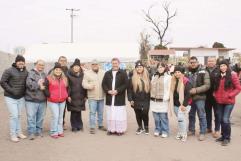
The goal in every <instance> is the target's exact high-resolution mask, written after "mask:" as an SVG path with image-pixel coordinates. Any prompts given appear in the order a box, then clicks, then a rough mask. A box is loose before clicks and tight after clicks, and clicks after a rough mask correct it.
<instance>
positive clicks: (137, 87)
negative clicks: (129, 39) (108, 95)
mask: <svg viewBox="0 0 241 161" xmlns="http://www.w3.org/2000/svg"><path fill="white" fill-rule="evenodd" d="M127 94H128V100H129V101H130V104H131V107H132V108H133V109H134V111H135V114H136V121H137V124H138V129H137V131H136V134H137V135H139V134H141V133H143V132H145V134H147V135H148V134H149V128H148V123H149V115H148V114H149V108H150V80H149V74H148V71H147V69H146V68H145V67H144V65H143V64H142V62H141V61H137V62H136V65H135V69H134V70H133V75H132V78H130V81H129V88H128V90H127ZM142 122H143V123H144V128H143V124H142Z"/></svg>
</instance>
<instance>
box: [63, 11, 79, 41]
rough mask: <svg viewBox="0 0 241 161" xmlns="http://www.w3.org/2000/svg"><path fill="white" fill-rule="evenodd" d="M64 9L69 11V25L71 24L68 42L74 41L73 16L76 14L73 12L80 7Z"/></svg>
mask: <svg viewBox="0 0 241 161" xmlns="http://www.w3.org/2000/svg"><path fill="white" fill-rule="evenodd" d="M66 10H68V11H70V25H71V33H70V42H71V43H73V42H74V17H75V16H77V15H74V12H75V11H76V12H77V11H79V10H80V9H75V8H66Z"/></svg>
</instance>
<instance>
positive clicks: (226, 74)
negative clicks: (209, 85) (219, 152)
mask: <svg viewBox="0 0 241 161" xmlns="http://www.w3.org/2000/svg"><path fill="white" fill-rule="evenodd" d="M214 85H215V86H214V97H215V99H216V101H217V114H218V119H219V120H220V121H221V135H222V136H221V137H220V138H218V139H216V141H217V142H222V145H223V146H226V145H228V144H229V142H230V139H231V138H230V136H231V125H230V115H231V112H232V110H233V107H234V104H235V97H236V96H237V95H238V94H239V92H240V91H241V87H240V83H239V79H238V77H237V74H236V73H235V72H232V71H231V69H230V67H229V62H228V61H227V60H222V61H221V62H220V63H219V74H218V75H217V77H216V83H215V84H214Z"/></svg>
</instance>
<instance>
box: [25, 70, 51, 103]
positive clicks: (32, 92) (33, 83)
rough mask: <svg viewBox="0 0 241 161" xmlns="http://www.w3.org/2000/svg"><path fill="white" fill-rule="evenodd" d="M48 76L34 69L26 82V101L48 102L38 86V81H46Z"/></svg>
mask: <svg viewBox="0 0 241 161" xmlns="http://www.w3.org/2000/svg"><path fill="white" fill-rule="evenodd" d="M45 78H46V74H45V73H44V72H42V73H39V72H37V71H36V70H35V69H32V70H30V71H29V73H28V77H27V80H26V94H25V100H26V101H30V102H44V101H46V97H45V95H44V92H43V91H42V90H40V86H39V85H38V81H39V80H40V79H43V80H45Z"/></svg>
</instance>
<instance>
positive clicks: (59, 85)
mask: <svg viewBox="0 0 241 161" xmlns="http://www.w3.org/2000/svg"><path fill="white" fill-rule="evenodd" d="M44 85H45V86H46V89H45V96H47V100H48V101H49V102H53V103H62V102H64V101H66V99H67V97H68V92H67V85H66V83H65V82H64V80H63V79H57V78H52V77H51V76H47V78H46V79H45V83H44Z"/></svg>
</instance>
